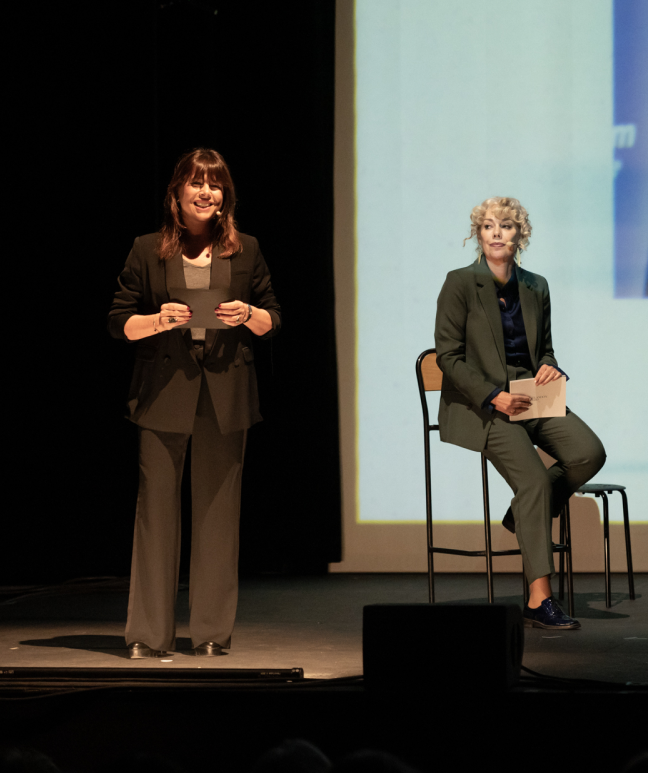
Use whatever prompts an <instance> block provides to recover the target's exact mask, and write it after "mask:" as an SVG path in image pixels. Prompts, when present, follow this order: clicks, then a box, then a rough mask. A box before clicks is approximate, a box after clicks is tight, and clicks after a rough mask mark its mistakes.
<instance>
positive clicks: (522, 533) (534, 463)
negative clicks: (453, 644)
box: [435, 197, 605, 629]
mask: <svg viewBox="0 0 648 773" xmlns="http://www.w3.org/2000/svg"><path fill="white" fill-rule="evenodd" d="M470 219H471V223H472V226H471V232H470V237H473V236H476V237H477V243H478V246H477V260H476V261H475V262H474V263H473V264H472V265H470V266H466V267H465V268H460V269H456V270H455V271H451V272H450V273H449V274H448V276H447V278H446V281H445V283H444V285H443V288H442V289H441V293H440V294H439V300H438V308H437V318H436V329H435V339H436V349H437V363H438V365H439V367H440V368H441V370H442V371H443V383H442V388H441V403H440V406H439V428H440V433H441V440H443V441H445V442H447V443H454V444H456V445H458V446H462V447H463V448H469V449H470V450H472V451H479V452H480V453H483V454H484V456H485V457H486V458H487V459H489V460H490V461H491V462H492V464H493V465H494V467H495V469H496V470H497V471H498V472H499V473H500V474H501V475H502V477H503V478H504V480H505V481H506V482H507V483H508V484H509V486H510V487H511V488H512V489H513V493H514V495H515V496H514V497H513V500H512V502H511V507H510V508H509V510H508V512H507V513H506V515H505V517H504V521H503V525H504V526H505V527H506V528H507V529H509V531H512V532H515V534H516V536H517V539H518V543H519V545H520V550H521V552H522V558H523V561H524V570H525V572H526V575H527V578H528V581H529V588H530V597H529V602H528V604H527V605H526V606H525V608H524V619H525V625H528V626H532V627H539V628H548V629H555V628H561V629H573V628H580V623H579V622H578V621H577V620H573V619H572V618H571V617H569V616H568V615H566V614H565V613H564V612H563V611H562V609H561V608H560V607H559V606H558V604H557V602H556V601H555V599H554V598H553V596H552V593H551V584H550V578H551V575H553V574H555V570H554V563H553V551H552V542H551V523H552V520H551V519H552V516H556V515H558V514H559V513H560V510H561V509H562V507H563V505H564V504H565V503H566V502H567V500H568V499H569V497H570V496H571V495H572V494H573V493H574V492H575V491H577V490H578V488H579V487H580V486H582V485H583V484H584V483H586V482H587V481H588V480H590V478H592V477H593V476H594V475H596V473H597V472H598V471H599V470H600V469H601V467H602V466H603V464H604V462H605V450H604V448H603V445H602V443H601V441H600V440H599V439H598V437H597V436H596V435H595V434H594V432H592V430H591V429H590V428H589V427H588V426H587V424H585V422H584V421H582V420H581V419H579V418H578V416H576V414H575V413H572V412H571V411H570V410H569V408H568V409H567V415H566V416H564V417H558V418H543V419H527V420H521V421H517V422H511V421H510V417H511V416H517V415H518V414H520V413H522V412H524V411H526V410H527V409H528V408H529V406H530V404H531V401H530V399H529V398H528V397H526V396H524V395H512V394H510V393H509V391H508V390H509V384H510V382H511V381H514V380H516V379H524V378H534V379H535V382H536V384H547V383H549V382H550V381H555V380H556V379H559V378H560V377H561V376H562V375H565V374H564V373H563V371H562V370H560V368H559V367H558V363H557V361H556V358H555V357H554V351H553V345H552V342H551V311H550V301H549V287H548V285H547V281H546V279H544V277H541V276H539V275H538V274H532V273H531V272H530V271H526V270H525V269H523V268H522V267H521V265H520V263H521V260H520V250H525V249H526V248H527V246H528V243H529V237H530V235H531V224H530V223H529V217H528V214H527V211H526V209H525V208H524V207H523V206H522V205H521V204H520V202H519V201H518V200H517V199H511V198H504V197H495V198H491V199H487V200H486V201H484V202H483V203H482V204H481V205H480V206H477V207H475V208H474V209H473V211H472V213H471V215H470ZM470 237H468V238H470ZM464 241H465V240H464ZM516 264H517V265H516ZM534 445H536V446H538V448H541V449H542V450H543V451H545V452H546V453H547V454H549V455H550V456H552V457H553V458H554V459H556V460H557V461H556V463H555V464H554V465H553V466H552V467H550V468H549V469H548V470H547V469H545V466H544V464H543V462H542V460H541V459H540V456H539V455H538V453H537V452H536V450H535V448H534Z"/></svg>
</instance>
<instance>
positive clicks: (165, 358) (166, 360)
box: [164, 354, 171, 363]
mask: <svg viewBox="0 0 648 773" xmlns="http://www.w3.org/2000/svg"><path fill="white" fill-rule="evenodd" d="M170 359H171V357H169V355H168V354H165V355H164V362H165V363H166V362H168V361H169V360H170Z"/></svg>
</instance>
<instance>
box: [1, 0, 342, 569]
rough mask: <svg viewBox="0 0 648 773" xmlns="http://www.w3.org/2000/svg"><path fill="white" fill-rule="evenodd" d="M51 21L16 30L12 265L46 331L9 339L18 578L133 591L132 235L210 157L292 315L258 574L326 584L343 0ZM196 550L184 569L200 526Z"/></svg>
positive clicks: (276, 359) (81, 8) (250, 541)
mask: <svg viewBox="0 0 648 773" xmlns="http://www.w3.org/2000/svg"><path fill="white" fill-rule="evenodd" d="M44 7H45V6H40V7H39V6H38V5H37V6H35V7H33V6H29V9H28V10H26V11H25V12H24V15H23V19H22V20H21V22H20V25H19V26H18V27H17V28H16V30H15V33H16V35H17V37H18V38H19V40H20V41H21V44H22V48H23V55H22V56H21V58H20V59H17V60H16V62H15V70H14V73H13V75H12V79H13V81H14V91H13V94H12V96H11V102H10V111H9V112H10V114H11V115H12V117H14V118H15V122H14V127H13V128H14V131H15V140H14V142H13V143H12V146H11V147H9V148H8V151H9V153H8V155H9V156H10V158H9V162H11V161H13V162H14V163H16V162H17V171H16V173H15V175H14V174H12V178H13V177H14V176H17V177H18V180H19V186H18V188H17V189H14V193H17V194H18V195H19V196H20V205H21V206H20V209H19V211H20V214H21V217H20V218H19V220H20V226H19V227H18V228H16V229H15V230H16V231H17V233H16V234H15V235H16V236H17V239H16V240H15V243H14V246H13V248H12V250H11V253H12V255H11V258H12V259H11V263H12V268H13V272H14V277H15V281H16V283H17V284H16V286H20V287H21V288H25V290H26V288H29V290H27V291H26V293H25V292H22V291H21V293H20V297H21V298H23V299H25V298H29V299H30V300H29V307H30V309H33V311H34V312H35V313H32V314H29V315H27V317H28V318H27V317H26V318H25V321H24V322H21V323H20V324H19V325H18V327H17V328H13V330H14V333H12V340H14V341H15V346H14V347H13V350H14V357H13V361H12V362H11V364H10V369H9V373H10V378H11V380H13V382H14V384H15V387H14V390H11V389H10V391H12V392H14V395H13V398H9V399H6V400H5V417H6V418H5V421H9V420H12V419H13V420H16V419H17V420H18V424H17V427H16V431H14V432H13V433H12V435H11V437H12V443H13V449H12V454H11V456H12V459H13V462H12V464H11V465H10V467H8V468H7V469H10V470H11V475H10V480H9V485H8V487H7V488H6V490H5V491H6V492H7V493H6V497H5V499H6V502H7V503H8V507H7V508H6V509H5V515H4V524H5V525H4V527H3V533H4V535H5V539H4V540H3V542H4V548H3V560H2V565H1V566H2V569H1V571H2V582H3V583H5V584H6V583H11V584H16V583H31V582H48V581H59V580H65V579H69V578H74V577H81V576H99V575H126V574H128V571H129V563H130V548H131V539H132V527H133V520H134V508H135V496H136V487H137V451H136V431H135V428H134V427H133V425H131V424H130V423H129V422H128V421H126V420H125V419H124V418H122V417H123V412H124V401H125V395H126V390H127V386H128V380H129V377H130V370H131V364H132V349H131V347H130V346H129V345H128V344H125V343H123V342H118V341H114V340H112V339H110V338H109V337H108V335H107V333H106V327H105V319H106V312H107V309H108V307H109V304H110V301H111V297H112V293H113V292H114V289H115V280H116V277H117V275H118V273H119V271H120V270H121V268H122V266H123V263H124V260H125V258H126V256H127V254H128V251H129V249H130V247H131V244H132V241H133V239H134V237H135V236H136V235H138V234H143V233H148V232H151V231H154V230H157V228H158V227H159V224H160V219H161V202H162V199H163V196H164V192H165V187H166V183H167V181H168V179H169V177H170V174H171V171H172V168H173V164H174V162H175V160H176V159H177V157H178V156H179V154H180V153H181V152H183V151H184V150H187V149H190V148H192V147H195V146H198V145H207V146H211V147H215V148H216V149H218V150H219V151H220V152H221V153H222V154H223V155H224V156H225V158H226V160H227V161H228V163H229V165H230V168H231V170H232V174H233V177H234V181H235V184H236V186H237V194H238V198H239V208H238V222H239V227H240V229H241V230H242V231H244V232H246V233H251V234H253V235H254V236H256V237H257V238H258V239H259V241H260V244H261V249H262V251H263V252H264V255H265V257H266V260H267V262H268V264H269V266H270V269H271V272H272V274H273V283H274V286H275V290H276V293H277V296H278V298H279V300H280V303H281V304H282V307H283V312H284V328H283V332H282V334H281V335H280V336H279V337H278V338H276V339H274V340H273V341H272V342H262V343H258V344H257V346H256V363H257V370H258V375H259V382H260V390H261V400H262V406H261V410H262V413H263V415H264V417H265V421H264V422H263V423H261V424H259V425H257V426H256V427H255V428H253V429H252V430H251V432H250V435H249V445H248V454H247V459H246V468H245V473H244V487H243V512H242V525H241V536H242V545H241V566H242V569H243V570H244V571H247V572H255V571H283V572H285V571H306V572H316V571H325V567H326V564H327V562H330V561H335V560H339V558H340V539H341V537H340V529H341V526H340V482H339V450H338V419H337V375H336V358H335V345H334V295H333V265H332V260H333V258H332V221H333V206H332V204H333V201H332V199H333V180H332V176H333V96H334V7H335V3H334V0H308V2H303V1H299V0H289V1H288V2H282V3H278V4H277V3H269V2H250V0H200V1H197V2H173V3H170V2H166V3H165V2H163V1H162V2H160V3H130V4H123V5H120V4H116V3H105V4H101V3H85V4H78V5H70V4H62V5H59V6H58V7H54V6H47V10H46V11H42V8H44ZM214 11H216V13H214ZM21 303H22V302H21ZM17 397H18V399H16V398H17ZM25 407H27V409H28V410H25ZM183 502H184V505H185V507H186V509H187V510H188V505H189V501H188V492H187V491H185V492H184V494H183ZM184 520H185V522H188V520H189V519H187V518H185V519H184ZM183 536H184V537H185V539H184V543H183V563H182V571H184V570H186V566H187V560H186V559H187V555H188V550H187V547H188V537H189V533H188V529H187V525H186V523H185V526H184V527H183Z"/></svg>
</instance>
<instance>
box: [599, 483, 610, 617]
mask: <svg viewBox="0 0 648 773" xmlns="http://www.w3.org/2000/svg"><path fill="white" fill-rule="evenodd" d="M601 497H602V499H603V560H604V561H605V606H606V607H607V608H608V609H609V608H610V607H611V606H612V587H611V586H612V583H611V577H610V513H609V511H608V498H607V494H606V493H605V492H604V491H601Z"/></svg>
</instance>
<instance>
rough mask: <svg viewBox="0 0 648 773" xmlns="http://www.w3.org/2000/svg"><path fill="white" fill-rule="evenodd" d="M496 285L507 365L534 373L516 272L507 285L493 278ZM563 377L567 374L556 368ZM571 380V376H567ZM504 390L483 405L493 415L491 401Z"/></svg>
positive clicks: (493, 395) (490, 395)
mask: <svg viewBox="0 0 648 773" xmlns="http://www.w3.org/2000/svg"><path fill="white" fill-rule="evenodd" d="M493 280H494V283H495V294H496V295H497V303H498V305H499V310H500V317H501V319H502V331H503V333H504V351H505V353H506V364H507V365H513V366H514V367H517V368H526V369H527V370H529V371H531V372H533V363H532V362H531V354H530V352H529V344H528V342H527V336H526V329H525V327H524V319H523V318H522V306H521V304H520V287H519V284H518V280H517V274H516V273H515V270H514V271H513V272H512V273H511V277H510V279H509V280H508V282H507V283H506V284H504V285H503V284H501V283H500V282H498V281H497V279H495V278H494V277H493ZM556 370H559V371H560V372H561V373H562V374H563V376H566V375H567V374H566V373H565V372H564V371H562V370H560V368H558V367H556ZM567 378H569V376H567ZM502 391H503V390H502V389H501V388H500V387H496V388H495V389H493V391H492V392H491V393H490V394H489V395H488V397H487V398H486V399H485V400H484V402H483V403H482V408H486V410H487V411H489V412H490V413H492V412H493V411H494V410H495V406H494V405H492V404H491V400H492V399H493V398H494V397H496V396H497V395H498V394H499V393H500V392H502Z"/></svg>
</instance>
